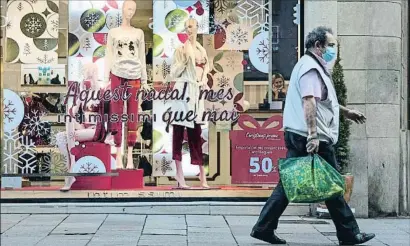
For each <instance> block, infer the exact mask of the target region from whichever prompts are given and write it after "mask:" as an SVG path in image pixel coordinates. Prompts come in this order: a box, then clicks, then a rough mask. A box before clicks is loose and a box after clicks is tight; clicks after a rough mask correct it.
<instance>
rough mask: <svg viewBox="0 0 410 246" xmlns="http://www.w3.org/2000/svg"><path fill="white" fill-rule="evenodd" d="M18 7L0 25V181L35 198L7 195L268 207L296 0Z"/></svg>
mask: <svg viewBox="0 0 410 246" xmlns="http://www.w3.org/2000/svg"><path fill="white" fill-rule="evenodd" d="M19 2H20V1H17V0H11V1H8V3H7V15H13V16H15V17H14V19H13V21H12V22H11V23H12V24H11V25H10V26H5V27H4V29H5V33H6V35H5V44H6V47H8V48H7V52H6V56H5V59H4V62H6V63H8V64H7V69H6V70H2V76H3V75H4V76H5V77H7V78H11V79H10V80H8V79H7V80H5V81H4V83H3V88H4V95H5V101H4V103H5V105H6V106H5V107H4V109H5V111H4V112H5V115H4V119H5V121H4V136H5V137H4V141H3V143H2V144H3V147H2V149H3V153H4V155H3V156H4V158H3V162H2V163H4V164H3V165H2V178H1V184H2V188H18V187H16V186H13V187H9V186H10V185H11V184H12V182H11V181H10V182H9V180H11V179H12V178H13V179H16V178H19V179H21V180H20V183H21V184H23V183H24V185H27V184H29V185H30V187H22V189H15V190H13V191H10V192H13V193H10V197H19V196H20V197H25V196H27V195H28V193H24V192H25V191H28V190H39V191H43V190H44V189H45V188H44V183H41V185H40V183H38V182H39V181H35V178H37V179H41V180H42V181H41V182H45V181H44V180H47V182H48V183H47V184H46V186H49V188H47V189H48V190H47V191H48V193H45V196H46V197H49V198H53V197H59V195H57V194H58V192H60V191H64V192H66V193H65V195H67V197H77V198H79V197H82V198H84V196H87V197H88V198H94V197H101V196H100V195H96V194H97V193H98V192H96V191H95V190H104V191H109V192H110V193H109V194H110V195H105V194H104V195H103V196H104V197H118V196H128V197H141V198H144V197H158V196H160V197H161V196H165V195H164V194H167V195H166V196H173V197H202V196H208V197H212V196H219V197H238V196H239V197H241V196H255V197H263V196H266V194H267V193H269V189H267V186H272V185H275V183H276V182H277V163H276V160H277V159H278V158H280V157H281V156H283V155H284V146H283V138H282V137H279V135H280V134H281V129H280V128H281V125H282V123H281V120H282V118H281V110H282V108H283V103H284V100H285V98H286V96H287V84H288V81H287V79H288V77H289V76H290V74H289V73H288V72H289V71H291V69H292V67H293V65H294V63H295V62H296V61H297V58H298V49H297V48H298V43H299V42H298V38H299V31H300V29H301V27H300V26H298V25H297V24H295V23H294V22H293V15H292V14H293V13H292V9H293V7H295V6H296V5H297V4H298V3H299V1H298V0H292V1H274V2H272V1H268V0H237V1H223V0H192V1H177V0H173V1H140V0H114V1H100V0H90V1H80V0H74V1H71V0H70V1H64V0H60V1H58V0H52V1H29V2H24V3H22V4H19ZM56 20H57V21H56ZM31 22H33V23H34V22H36V23H37V22H38V23H37V24H38V25H37V24H36V25H34V26H35V28H34V29H35V30H34V29H33V28H32V26H33V25H31V24H33V23H31ZM15 23H20V25H15ZM27 23H28V24H27ZM15 26H17V27H18V28H17V29H16V27H15ZM22 27H25V28H22ZM23 29H24V30H23ZM29 29H30V30H29ZM40 29H41V30H40ZM43 29H44V30H43ZM22 35H23V36H27V37H28V38H27V37H26V38H25V39H24V40H26V41H21V40H23V39H22V38H19V37H22ZM27 40H28V41H27ZM30 40H31V41H30ZM27 42H28V43H27ZM30 42H31V43H30ZM63 44H67V46H66V47H65V46H64V45H63ZM46 46H47V47H46ZM2 63H3V61H2ZM9 68H10V69H9ZM16 71H17V74H16ZM3 73H4V74H3ZM12 78H15V80H14V81H11V80H12ZM16 81H18V83H15V82H16ZM279 103H280V105H279ZM268 135H269V136H270V137H268ZM261 136H265V137H261ZM262 138H263V139H262ZM247 139H249V140H247ZM272 141H275V142H272ZM269 146H274V148H270V147H269ZM260 148H262V149H260ZM255 151H256V152H258V151H259V152H258V153H256V152H255ZM263 153H265V154H266V153H269V155H271V157H270V159H269V160H267V159H264V158H263V155H264V154H263ZM255 158H259V159H258V160H256V159H255ZM257 166H258V167H259V168H257ZM23 180H29V181H30V182H28V183H27V182H22V181H23ZM13 182H14V181H13ZM13 184H15V182H14V183H13ZM255 185H257V189H255V188H252V187H254V186H255ZM123 190H127V192H125V193H126V194H127V195H123V194H125V193H124V192H122V191H123ZM196 190H203V192H206V193H200V192H197V193H195V191H196ZM246 190H253V191H254V193H252V194H251V193H249V192H244V191H246ZM17 191H21V193H18V192H17ZM68 191H69V192H68ZM80 191H86V192H88V193H81V192H80ZM53 192H55V193H53ZM166 192H172V195H170V194H171V193H166ZM56 193H57V194H56ZM120 193H121V194H122V195H119V194H120ZM84 194H87V195H84ZM98 194H99V193H98ZM107 194H108V193H107ZM216 194H218V195H216ZM65 195H64V196H65ZM28 196H33V195H28Z"/></svg>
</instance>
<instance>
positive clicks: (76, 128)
mask: <svg viewBox="0 0 410 246" xmlns="http://www.w3.org/2000/svg"><path fill="white" fill-rule="evenodd" d="M97 78H98V67H97V65H96V64H94V63H91V64H86V65H84V67H83V79H82V82H81V83H80V88H79V91H84V90H89V91H90V92H92V91H95V93H97V91H98V90H100V85H99V82H98V79H97ZM70 100H71V101H70ZM70 100H69V101H68V103H67V108H68V114H69V115H70V116H71V121H68V122H66V132H60V133H58V134H57V135H56V139H57V146H58V148H59V149H60V153H61V154H62V155H63V156H64V157H65V158H66V160H67V162H66V167H67V170H68V172H70V173H71V172H72V168H73V166H74V164H75V156H74V155H73V154H71V153H70V150H71V149H72V148H73V147H75V145H76V143H80V142H88V141H93V139H94V136H95V135H96V129H97V127H96V125H97V122H95V121H94V122H91V121H89V120H91V119H96V118H98V117H90V116H92V115H96V114H98V108H99V104H100V101H96V100H92V101H90V102H88V103H87V104H86V105H85V106H84V105H83V103H84V102H82V101H81V100H80V99H79V98H77V102H76V103H75V105H74V102H73V101H72V99H71V98H70ZM80 107H81V108H82V109H84V110H83V114H84V122H81V123H80V122H77V121H76V120H75V118H76V115H77V114H78V113H79V111H80ZM75 180H76V179H75V177H66V178H65V184H64V187H62V188H61V189H60V190H61V191H68V190H70V188H71V186H72V185H73V183H74V182H75Z"/></svg>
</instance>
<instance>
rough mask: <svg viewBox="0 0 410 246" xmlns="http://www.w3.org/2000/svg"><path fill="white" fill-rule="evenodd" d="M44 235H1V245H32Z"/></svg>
mask: <svg viewBox="0 0 410 246" xmlns="http://www.w3.org/2000/svg"><path fill="white" fill-rule="evenodd" d="M41 239H43V237H38V236H36V237H25V236H18V237H4V236H3V235H2V236H1V245H2V246H3V245H4V246H32V245H36V244H37V243H38V242H39V241H40V240H41Z"/></svg>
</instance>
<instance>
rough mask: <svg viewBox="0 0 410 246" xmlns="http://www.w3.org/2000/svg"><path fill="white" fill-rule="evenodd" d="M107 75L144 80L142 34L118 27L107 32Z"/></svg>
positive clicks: (137, 30) (133, 29) (128, 28)
mask: <svg viewBox="0 0 410 246" xmlns="http://www.w3.org/2000/svg"><path fill="white" fill-rule="evenodd" d="M107 50H108V52H109V53H110V54H107V55H109V56H107V58H106V62H107V66H108V71H107V72H108V73H109V72H111V73H112V74H114V75H116V76H118V77H121V78H125V79H141V80H143V79H144V78H145V79H146V64H145V44H144V32H143V31H142V30H141V29H137V28H134V27H124V26H120V27H117V28H113V29H111V30H110V31H109V32H108V37H107ZM108 52H107V53H108Z"/></svg>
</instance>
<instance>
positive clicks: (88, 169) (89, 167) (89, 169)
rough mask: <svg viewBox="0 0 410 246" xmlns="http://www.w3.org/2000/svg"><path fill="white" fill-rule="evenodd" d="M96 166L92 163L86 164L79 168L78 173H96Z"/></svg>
mask: <svg viewBox="0 0 410 246" xmlns="http://www.w3.org/2000/svg"><path fill="white" fill-rule="evenodd" d="M98 172H99V170H98V166H97V165H95V164H94V163H91V162H87V163H85V164H83V165H81V166H80V173H98Z"/></svg>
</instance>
